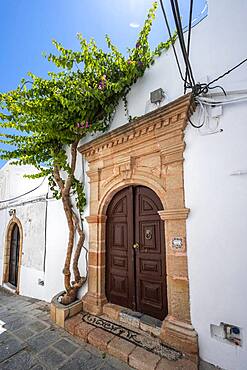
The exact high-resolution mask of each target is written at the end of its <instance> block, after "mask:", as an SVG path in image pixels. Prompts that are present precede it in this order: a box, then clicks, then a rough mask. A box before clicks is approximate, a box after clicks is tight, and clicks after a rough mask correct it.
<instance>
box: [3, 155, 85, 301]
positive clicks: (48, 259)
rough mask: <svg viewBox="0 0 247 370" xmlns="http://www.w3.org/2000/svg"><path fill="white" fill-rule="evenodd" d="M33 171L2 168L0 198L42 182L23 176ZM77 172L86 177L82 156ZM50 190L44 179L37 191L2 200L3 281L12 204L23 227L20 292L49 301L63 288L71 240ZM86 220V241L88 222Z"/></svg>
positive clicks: (82, 267)
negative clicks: (66, 256) (67, 251)
mask: <svg viewBox="0 0 247 370" xmlns="http://www.w3.org/2000/svg"><path fill="white" fill-rule="evenodd" d="M83 163H84V162H83ZM85 165H86V164H84V166H85ZM30 173H35V169H34V168H33V167H31V166H21V167H16V166H11V165H10V164H9V163H7V164H6V165H5V166H4V167H3V168H2V169H1V170H0V200H1V201H3V200H7V199H11V198H14V197H17V196H19V195H22V194H24V193H27V192H28V191H30V190H32V189H34V188H36V187H37V186H38V185H40V184H41V183H42V179H36V180H30V179H27V178H24V177H23V174H30ZM76 173H77V176H78V179H80V180H81V181H84V180H83V176H84V174H85V171H84V168H83V165H82V158H81V157H78V165H77V170H76ZM47 191H48V183H47V181H46V180H45V181H44V183H43V184H42V186H41V187H39V189H37V190H35V191H34V192H31V193H30V194H27V195H24V196H22V197H21V198H18V199H16V200H13V201H11V202H6V203H0V283H1V282H2V274H3V257H4V245H5V237H6V232H7V225H8V223H9V220H10V219H11V217H10V216H9V213H8V212H9V210H10V209H11V208H12V209H15V210H16V217H17V218H18V219H19V220H20V222H21V224H22V227H23V255H22V262H21V273H20V285H19V287H20V294H21V295H26V296H30V297H34V298H38V299H43V300H46V301H47V302H50V301H51V299H52V297H53V296H54V295H55V294H57V293H58V292H60V291H62V290H64V284H63V274H62V270H63V265H64V260H65V255H66V247H67V241H68V226H67V222H66V218H65V214H64V210H63V207H62V203H61V201H57V200H55V199H52V194H51V193H50V192H49V194H47ZM30 201H32V203H31V202H30ZM46 207H47V210H46ZM46 212H47V214H46ZM87 214H88V210H87V209H85V216H86V215H87ZM84 224H85V225H84V227H85V231H86V234H87V236H86V245H87V239H88V231H87V230H88V225H87V223H86V222H84ZM79 268H80V271H81V273H82V275H83V276H85V274H86V263H85V251H82V254H81V257H80V259H79ZM39 280H43V281H44V286H42V285H39V284H38V281H39ZM86 291H87V284H85V286H84V287H83V288H82V289H81V291H80V296H82V295H84V294H85V293H86Z"/></svg>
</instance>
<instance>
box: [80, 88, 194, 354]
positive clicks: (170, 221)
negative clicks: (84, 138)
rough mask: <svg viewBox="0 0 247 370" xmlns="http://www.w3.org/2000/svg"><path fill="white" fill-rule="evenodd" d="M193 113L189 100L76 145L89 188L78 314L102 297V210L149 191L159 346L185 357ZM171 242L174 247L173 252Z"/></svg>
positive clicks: (189, 338)
mask: <svg viewBox="0 0 247 370" xmlns="http://www.w3.org/2000/svg"><path fill="white" fill-rule="evenodd" d="M193 109H194V103H193V100H192V98H191V95H190V94H187V95H184V96H183V97H181V98H179V99H177V100H175V101H174V102H172V103H169V104H167V105H166V106H164V107H162V108H159V109H157V110H155V111H153V112H151V113H148V114H146V115H144V116H142V117H140V118H138V119H136V120H135V121H134V122H131V123H128V124H126V125H124V126H121V127H120V128H117V129H115V130H113V131H111V132H109V133H106V134H104V135H102V136H101V137H99V138H97V139H95V140H93V141H91V142H89V143H87V144H84V145H82V146H81V147H80V148H79V152H80V153H81V154H82V155H83V156H84V158H85V159H86V160H87V161H88V165H89V170H88V172H87V175H88V177H89V184H90V204H89V207H90V215H89V216H88V217H86V219H87V222H88V224H89V266H88V292H87V294H86V295H85V296H84V297H83V309H84V311H87V312H89V313H92V314H101V313H102V312H103V306H104V304H106V303H107V299H106V295H105V260H106V259H105V234H106V210H107V207H108V205H109V203H110V201H111V199H112V197H113V196H114V195H115V194H116V193H117V192H118V191H119V190H121V189H122V188H124V187H126V186H129V185H142V186H147V187H149V188H150V189H152V190H153V191H154V192H155V193H156V194H157V196H158V197H159V198H160V200H161V202H162V204H163V209H164V210H163V211H160V212H159V215H160V217H161V219H162V220H163V221H164V225H165V240H166V273H167V298H168V316H167V317H166V318H165V319H164V321H163V324H162V329H161V334H160V338H161V340H162V341H163V342H164V343H166V344H168V345H170V346H172V347H174V348H176V349H178V350H181V351H183V352H184V353H187V354H189V355H190V356H191V357H194V358H196V357H197V355H198V341H197V333H196V332H195V330H194V329H193V327H192V324H191V318H190V300H189V278H188V264H187V247H186V219H187V217H188V214H189V209H187V208H186V207H185V200H184V178H183V160H184V159H183V152H184V148H185V143H184V129H185V127H186V124H187V118H188V117H189V116H190V114H191V113H192V111H193ZM174 240H176V241H179V244H181V245H180V247H179V248H178V247H174Z"/></svg>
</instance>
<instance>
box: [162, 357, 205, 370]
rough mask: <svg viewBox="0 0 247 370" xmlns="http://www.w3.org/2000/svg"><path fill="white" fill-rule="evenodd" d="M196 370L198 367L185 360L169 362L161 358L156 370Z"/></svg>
mask: <svg viewBox="0 0 247 370" xmlns="http://www.w3.org/2000/svg"><path fill="white" fill-rule="evenodd" d="M164 369H165V370H197V369H198V366H197V365H196V364H194V363H193V362H191V361H189V360H187V359H181V360H177V361H169V360H167V359H165V358H162V359H161V360H160V362H159V363H158V365H157V367H156V370H164Z"/></svg>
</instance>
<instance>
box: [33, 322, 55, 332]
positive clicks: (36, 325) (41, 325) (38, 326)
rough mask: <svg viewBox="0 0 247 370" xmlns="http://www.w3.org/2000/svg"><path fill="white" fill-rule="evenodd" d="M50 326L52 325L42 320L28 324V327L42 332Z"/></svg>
mask: <svg viewBox="0 0 247 370" xmlns="http://www.w3.org/2000/svg"><path fill="white" fill-rule="evenodd" d="M49 326H50V325H47V324H44V323H43V322H41V321H34V322H32V323H31V324H29V325H28V327H29V328H30V329H31V330H33V331H36V332H40V331H42V330H45V329H47V328H49Z"/></svg>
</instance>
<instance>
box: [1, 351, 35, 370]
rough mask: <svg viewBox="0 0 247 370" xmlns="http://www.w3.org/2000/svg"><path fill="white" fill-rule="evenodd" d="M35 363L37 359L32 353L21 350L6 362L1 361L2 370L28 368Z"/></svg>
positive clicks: (25, 369)
mask: <svg viewBox="0 0 247 370" xmlns="http://www.w3.org/2000/svg"><path fill="white" fill-rule="evenodd" d="M34 365H35V361H34V359H33V357H32V356H31V354H30V353H29V352H27V351H21V352H19V353H17V354H16V355H14V356H12V357H11V358H10V359H8V360H6V361H5V362H4V363H1V365H0V368H1V370H13V369H14V370H23V369H24V370H28V369H31V368H32V366H34Z"/></svg>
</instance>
